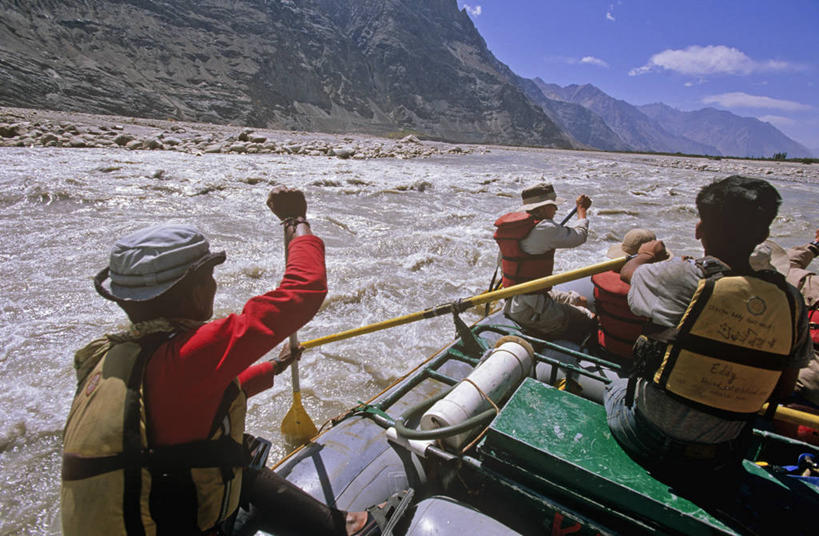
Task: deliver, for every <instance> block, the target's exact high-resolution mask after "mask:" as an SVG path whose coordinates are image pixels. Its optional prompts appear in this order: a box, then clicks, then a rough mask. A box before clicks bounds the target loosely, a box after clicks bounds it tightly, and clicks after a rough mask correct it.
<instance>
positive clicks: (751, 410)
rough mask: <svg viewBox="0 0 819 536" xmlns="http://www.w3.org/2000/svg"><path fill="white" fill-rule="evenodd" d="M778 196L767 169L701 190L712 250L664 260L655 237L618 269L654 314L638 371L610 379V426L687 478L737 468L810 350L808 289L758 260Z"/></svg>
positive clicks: (636, 303) (640, 347)
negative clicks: (767, 410)
mask: <svg viewBox="0 0 819 536" xmlns="http://www.w3.org/2000/svg"><path fill="white" fill-rule="evenodd" d="M780 202H781V198H780V196H779V193H778V192H777V191H776V189H775V188H774V187H773V186H771V185H770V184H769V183H768V182H766V181H764V180H759V179H750V178H745V177H741V176H738V175H734V176H731V177H728V178H726V179H723V180H720V181H717V182H714V183H712V184H709V185H707V186H705V187H704V188H702V189H701V190H700V192H699V194H698V195H697V199H696V205H697V211H698V214H699V222H698V223H697V225H696V228H695V231H694V232H695V237H696V238H697V239H699V240H700V242H701V243H702V245H703V248H704V250H705V256H704V257H701V258H699V259H671V260H665V261H662V262H657V261H660V260H661V259H664V258H665V257H666V256H667V253H666V251H665V246H664V245H663V243H662V241H659V240H655V241H651V242H646V243H645V244H643V245H642V246H640V248H639V249H638V251H637V256H636V257H635V258H633V259H631V260H630V261H628V262H627V263H626V265H625V266H624V267H623V268H622V269H621V271H620V277H621V278H622V280H623V281H624V282H626V283H630V284H631V288H630V289H629V292H628V302H629V306H630V307H631V311H632V312H633V313H634V314H636V315H639V316H644V317H646V318H648V319H649V320H650V325H649V326H648V328H647V329H646V331H645V332H646V333H647V335H645V336H641V337H640V338H639V339H638V340H637V342H636V343H635V346H634V360H635V372H634V373H633V374H632V377H631V378H629V379H618V380H615V381H614V382H612V383H611V384H610V385H609V386H608V387H607V390H606V395H605V398H604V405H605V408H606V413H607V416H608V425H609V428H610V429H611V432H612V435H613V436H614V438H615V439H616V440H617V441H618V442H619V443H620V445H621V446H622V447H623V448H624V449H625V450H626V451H627V452H628V453H629V454H630V455H631V456H632V457H633V458H635V459H636V460H637V461H639V462H641V463H642V464H643V465H645V466H647V467H649V468H651V469H652V470H655V471H658V472H665V473H672V474H677V475H678V476H679V477H680V478H681V479H683V480H678V482H684V481H686V480H685V479H686V478H687V477H691V475H694V474H697V473H698V472H699V471H700V470H716V469H726V470H731V469H737V468H738V467H739V466H740V465H739V462H740V461H741V459H742V455H743V454H744V452H745V448H746V446H747V439H748V438H750V432H751V428H752V424H751V419H753V418H754V416H755V415H756V414H757V412H758V411H759V410H760V409H761V407H762V405H763V404H764V403H765V402H767V401H768V400H773V401H778V400H781V399H783V398H784V397H786V396H788V395H789V394H790V393H791V392H792V391H793V387H794V384H795V381H796V375H797V372H798V371H799V369H800V368H801V367H803V366H805V365H806V364H807V363H808V361H809V360H810V358H811V356H812V353H813V351H812V348H811V341H810V338H809V335H808V322H807V314H806V310H805V306H804V303H803V302H802V299H801V296H800V295H799V291H797V290H796V289H795V288H794V287H793V286H791V285H790V284H788V283H787V282H786V281H785V278H784V277H783V276H782V275H781V274H778V273H776V272H755V271H754V270H753V269H752V268H751V266H750V264H749V260H748V257H749V255H750V254H751V252H752V251H753V249H754V246H756V245H757V244H759V243H760V242H762V241H763V240H765V239H766V238H767V237H768V227H769V226H770V224H771V222H772V221H773V219H774V217H775V216H776V213H777V210H778V207H779V204H780ZM691 478H693V477H691Z"/></svg>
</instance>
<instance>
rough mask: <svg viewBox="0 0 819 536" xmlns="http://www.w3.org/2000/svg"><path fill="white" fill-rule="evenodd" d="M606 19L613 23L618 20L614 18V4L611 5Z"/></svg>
mask: <svg viewBox="0 0 819 536" xmlns="http://www.w3.org/2000/svg"><path fill="white" fill-rule="evenodd" d="M606 19H608V20H610V21H612V22H614V21H616V20H617V19H615V18H614V4H609V10H608V11H606Z"/></svg>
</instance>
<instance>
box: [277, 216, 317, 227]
mask: <svg viewBox="0 0 819 536" xmlns="http://www.w3.org/2000/svg"><path fill="white" fill-rule="evenodd" d="M300 223H303V224H305V225H306V226H307V227H310V222H308V221H307V218H305V217H304V216H298V217H296V216H290V217H289V218H284V219H283V220H282V221H281V224H282V225H284V226H285V227H295V226H297V225H298V224H300Z"/></svg>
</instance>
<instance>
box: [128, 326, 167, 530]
mask: <svg viewBox="0 0 819 536" xmlns="http://www.w3.org/2000/svg"><path fill="white" fill-rule="evenodd" d="M168 336H169V334H168V333H153V334H151V335H148V336H147V337H144V338H142V339H140V341H139V344H140V346H141V347H142V349H141V351H140V352H139V356H137V359H136V361H135V363H134V367H133V369H132V370H131V375H130V377H129V378H128V383H127V385H126V387H127V391H126V393H125V404H124V415H123V425H122V429H123V436H122V450H123V457H124V460H125V461H132V460H133V461H136V460H138V459H139V455H140V453H141V452H142V437H141V435H140V427H139V421H140V418H141V412H140V410H141V400H142V394H141V387H142V381H143V378H144V374H145V368H146V365H147V363H148V360H149V359H150V358H151V356H152V355H153V353H154V352H155V351H156V349H157V348H159V346H160V345H161V344H162V343H163V342H165V341H166V340H168ZM123 469H124V473H125V475H124V476H125V489H124V490H123V497H122V501H123V505H122V507H123V517H124V520H125V530H126V532H127V534H128V535H129V536H144V534H145V527H144V526H143V525H142V515H141V513H140V510H141V509H140V504H141V501H140V495H141V493H142V467H140V465H139V464H138V463H126V464H125V466H124V468H123Z"/></svg>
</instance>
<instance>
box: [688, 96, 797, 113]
mask: <svg viewBox="0 0 819 536" xmlns="http://www.w3.org/2000/svg"><path fill="white" fill-rule="evenodd" d="M702 102H703V103H705V104H719V105H720V106H724V107H725V108H767V109H771V110H784V111H788V112H794V111H800V110H810V109H811V106H808V105H807V104H802V103H801V102H794V101H789V100H782V99H774V98H771V97H763V96H760V95H748V94H747V93H742V92H734V93H722V94H720V95H708V96H706V97H703V99H702Z"/></svg>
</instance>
